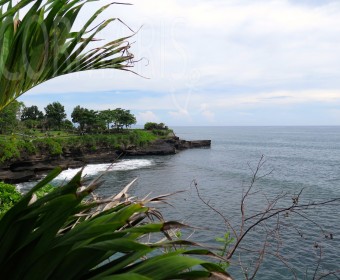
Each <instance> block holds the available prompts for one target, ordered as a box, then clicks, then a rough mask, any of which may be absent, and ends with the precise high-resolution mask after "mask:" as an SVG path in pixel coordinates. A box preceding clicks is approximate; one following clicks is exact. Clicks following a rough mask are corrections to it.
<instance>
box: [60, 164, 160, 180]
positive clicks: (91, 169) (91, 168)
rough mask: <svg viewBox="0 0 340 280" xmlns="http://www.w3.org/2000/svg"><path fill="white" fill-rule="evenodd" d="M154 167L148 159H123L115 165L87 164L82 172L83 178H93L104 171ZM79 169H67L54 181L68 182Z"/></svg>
mask: <svg viewBox="0 0 340 280" xmlns="http://www.w3.org/2000/svg"><path fill="white" fill-rule="evenodd" d="M152 165H154V161H152V160H148V159H124V160H121V161H118V162H116V163H113V164H111V163H104V164H89V165H86V167H85V168H84V171H83V176H95V175H99V174H101V173H103V172H106V171H109V172H110V171H125V170H134V169H140V168H145V167H149V166H152ZM80 170H81V168H73V169H67V170H65V171H63V172H62V173H61V174H60V175H59V176H58V177H57V178H55V180H58V181H59V180H70V179H72V178H73V176H75V175H76V174H77V173H78V172H79V171H80Z"/></svg>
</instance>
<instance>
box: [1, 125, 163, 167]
mask: <svg viewBox="0 0 340 280" xmlns="http://www.w3.org/2000/svg"><path fill="white" fill-rule="evenodd" d="M157 132H158V133H159V131H156V132H152V131H146V130H142V129H132V130H125V131H124V132H122V133H114V134H91V135H90V134H89V135H82V136H80V135H75V134H71V133H66V132H57V131H52V132H48V134H45V133H40V132H36V133H32V135H30V136H26V135H20V134H13V135H1V137H0V163H2V162H5V161H7V160H11V159H19V158H22V157H23V156H25V155H34V154H44V155H46V154H49V155H51V156H58V155H61V154H62V153H63V151H65V150H67V149H70V148H71V149H75V148H78V149H85V150H87V151H93V152H95V151H96V150H97V149H100V148H111V149H117V150H118V149H125V148H127V147H129V146H136V147H143V146H145V145H147V144H149V143H151V142H153V141H155V140H156V139H158V138H161V137H166V136H164V135H168V133H169V132H170V131H163V134H164V135H163V136H160V135H156V134H158V133H157Z"/></svg>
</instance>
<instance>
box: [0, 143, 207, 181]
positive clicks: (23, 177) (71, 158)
mask: <svg viewBox="0 0 340 280" xmlns="http://www.w3.org/2000/svg"><path fill="white" fill-rule="evenodd" d="M210 145H211V141H210V140H197V141H186V140H181V139H179V138H178V137H172V138H169V139H159V140H156V141H155V142H153V143H150V144H149V145H148V146H146V147H143V148H137V147H133V146H132V147H127V148H126V149H124V150H110V149H107V148H105V147H102V148H100V147H99V148H98V149H97V150H96V151H88V150H79V149H78V150H67V151H64V152H63V154H62V155H61V156H58V157H51V156H49V155H34V156H27V157H25V158H21V159H19V160H15V161H9V162H5V163H3V164H1V165H0V180H1V181H4V182H6V183H12V184H15V183H21V182H27V181H30V180H34V179H37V178H39V177H40V176H41V175H42V174H46V173H47V172H48V171H49V170H52V169H53V168H55V167H56V166H60V167H62V168H63V169H68V168H77V167H82V166H84V165H86V164H94V163H109V162H112V161H114V160H115V159H116V158H117V157H118V156H120V155H123V156H126V157H130V156H146V155H172V154H176V153H177V152H178V151H181V150H185V149H192V148H203V147H210Z"/></svg>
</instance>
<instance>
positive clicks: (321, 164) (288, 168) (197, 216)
mask: <svg viewBox="0 0 340 280" xmlns="http://www.w3.org/2000/svg"><path fill="white" fill-rule="evenodd" d="M174 131H175V133H176V135H177V136H179V137H180V138H183V139H186V140H195V139H196V140H197V139H211V140H212V146H211V148H209V149H193V150H186V151H182V152H180V153H178V154H176V155H172V156H161V157H142V158H128V159H122V160H121V161H120V162H118V163H117V164H116V165H115V166H114V167H113V168H112V170H111V171H109V172H108V173H107V174H106V175H105V180H106V182H105V183H104V185H103V186H102V187H101V189H100V190H99V192H100V193H101V194H103V195H109V194H113V193H115V192H117V191H119V190H120V189H121V188H122V187H123V186H124V185H125V184H127V183H128V182H129V181H131V180H132V179H134V178H138V181H137V183H136V185H135V187H134V189H133V190H132V191H131V193H132V194H133V195H138V196H144V195H146V194H148V193H151V195H152V196H156V195H160V194H164V193H169V192H175V191H178V190H186V192H184V193H180V194H177V195H176V196H174V197H173V198H172V199H170V200H169V202H171V203H172V205H173V206H174V207H165V206H160V207H161V208H162V212H163V214H164V216H165V218H166V219H176V220H179V221H182V222H184V223H186V224H190V225H192V226H195V227H198V228H200V227H201V228H204V229H195V230H191V231H184V232H183V237H184V238H186V236H190V237H188V238H190V239H193V240H195V241H199V242H200V243H203V244H205V245H207V246H214V247H218V246H221V245H222V244H218V243H217V242H215V241H214V240H215V238H216V237H219V236H223V235H224V234H225V232H226V228H225V223H224V221H223V219H222V218H221V217H220V216H219V215H218V214H216V212H214V211H212V210H211V209H210V208H208V207H207V206H206V205H204V204H203V202H202V201H201V200H200V199H198V197H197V193H196V190H195V188H194V187H193V185H192V182H193V180H195V181H196V182H197V186H198V188H199V191H200V194H201V197H202V198H203V199H204V200H205V201H206V202H208V203H209V204H210V205H211V206H213V207H214V208H215V209H216V210H218V211H219V212H220V213H222V214H223V215H224V216H225V217H226V218H227V219H229V221H230V222H231V224H232V225H233V226H234V228H235V230H236V231H239V227H240V224H241V215H240V203H241V198H242V193H244V191H245V190H246V189H247V187H248V186H249V184H250V182H251V179H252V172H253V171H254V170H255V169H256V166H257V164H258V162H259V160H260V159H261V157H262V156H264V160H265V162H264V164H263V165H262V167H261V168H260V170H259V173H258V175H259V179H258V180H257V181H256V182H255V184H254V186H253V189H252V191H251V192H250V194H251V195H250V196H249V197H248V198H247V199H246V200H245V204H244V205H245V214H246V216H247V217H249V216H251V215H252V214H256V213H258V212H261V211H264V210H265V209H267V208H268V205H269V204H270V203H271V202H272V201H273V200H274V199H275V197H277V196H279V195H282V196H283V195H284V194H285V197H283V198H282V199H280V200H278V202H277V204H276V205H275V206H274V207H276V208H278V207H289V206H291V205H292V197H294V196H296V195H297V194H298V193H299V192H300V191H301V190H303V191H302V193H301V195H300V199H299V202H298V203H299V204H300V205H301V204H308V203H313V202H321V201H327V200H330V199H333V198H337V197H339V198H340V127H176V128H174ZM107 166H108V165H106V164H100V165H90V166H89V167H88V168H87V169H86V170H85V173H87V174H88V176H95V175H98V174H99V173H100V172H102V171H103V170H105V169H106V168H107ZM75 172H76V171H75V170H68V171H65V172H64V173H62V175H61V177H60V178H59V181H60V180H63V179H65V178H70V177H71V176H72V175H73V174H74V173H75ZM264 175H265V176H264ZM260 177H261V178H260ZM20 187H22V188H25V187H27V185H24V186H23V185H21V186H20ZM339 210H340V203H339V202H338V203H333V204H331V205H324V206H320V207H311V208H310V209H309V210H303V211H298V212H297V213H291V212H290V213H286V212H283V213H282V215H280V216H279V217H278V216H274V217H273V218H271V219H268V220H266V221H265V222H263V223H260V224H259V225H258V226H257V227H255V228H254V229H252V230H251V231H249V233H248V234H247V235H246V236H245V238H244V239H243V241H242V243H241V246H240V248H239V250H237V251H236V252H235V255H234V257H233V261H232V264H231V267H230V268H229V271H230V272H231V273H232V274H233V275H234V277H235V278H236V279H243V276H242V270H241V269H240V261H241V263H242V266H243V268H244V271H247V272H248V273H249V275H251V274H252V272H253V270H254V267H256V264H257V263H258V261H259V256H260V255H259V253H260V252H261V251H262V250H263V249H265V252H264V258H263V264H262V265H261V267H260V269H259V271H258V274H257V277H256V279H295V278H294V277H296V278H297V279H318V277H321V276H323V275H325V274H327V273H329V272H331V271H336V270H339V269H340V214H339V213H340V211H339ZM250 225H251V223H250V222H247V223H246V227H245V229H247V227H248V226H250ZM331 234H332V236H333V239H331V238H326V236H327V237H330V236H331ZM265 240H267V241H266V242H265ZM264 245H265V246H264ZM320 255H321V257H320ZM337 275H338V276H339V275H340V273H339V271H338V274H337ZM314 276H316V277H315V278H313V277H314ZM323 279H324V278H323ZM327 279H339V278H338V277H336V276H332V275H330V276H329V277H328V278H327Z"/></svg>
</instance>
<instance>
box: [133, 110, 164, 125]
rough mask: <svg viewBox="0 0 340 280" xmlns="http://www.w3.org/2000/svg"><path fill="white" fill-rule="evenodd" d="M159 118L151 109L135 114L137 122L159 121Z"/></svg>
mask: <svg viewBox="0 0 340 280" xmlns="http://www.w3.org/2000/svg"><path fill="white" fill-rule="evenodd" d="M159 121H160V120H159V118H158V117H157V116H156V114H155V113H154V112H152V111H145V112H140V113H138V115H137V122H138V124H142V123H146V122H159Z"/></svg>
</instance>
